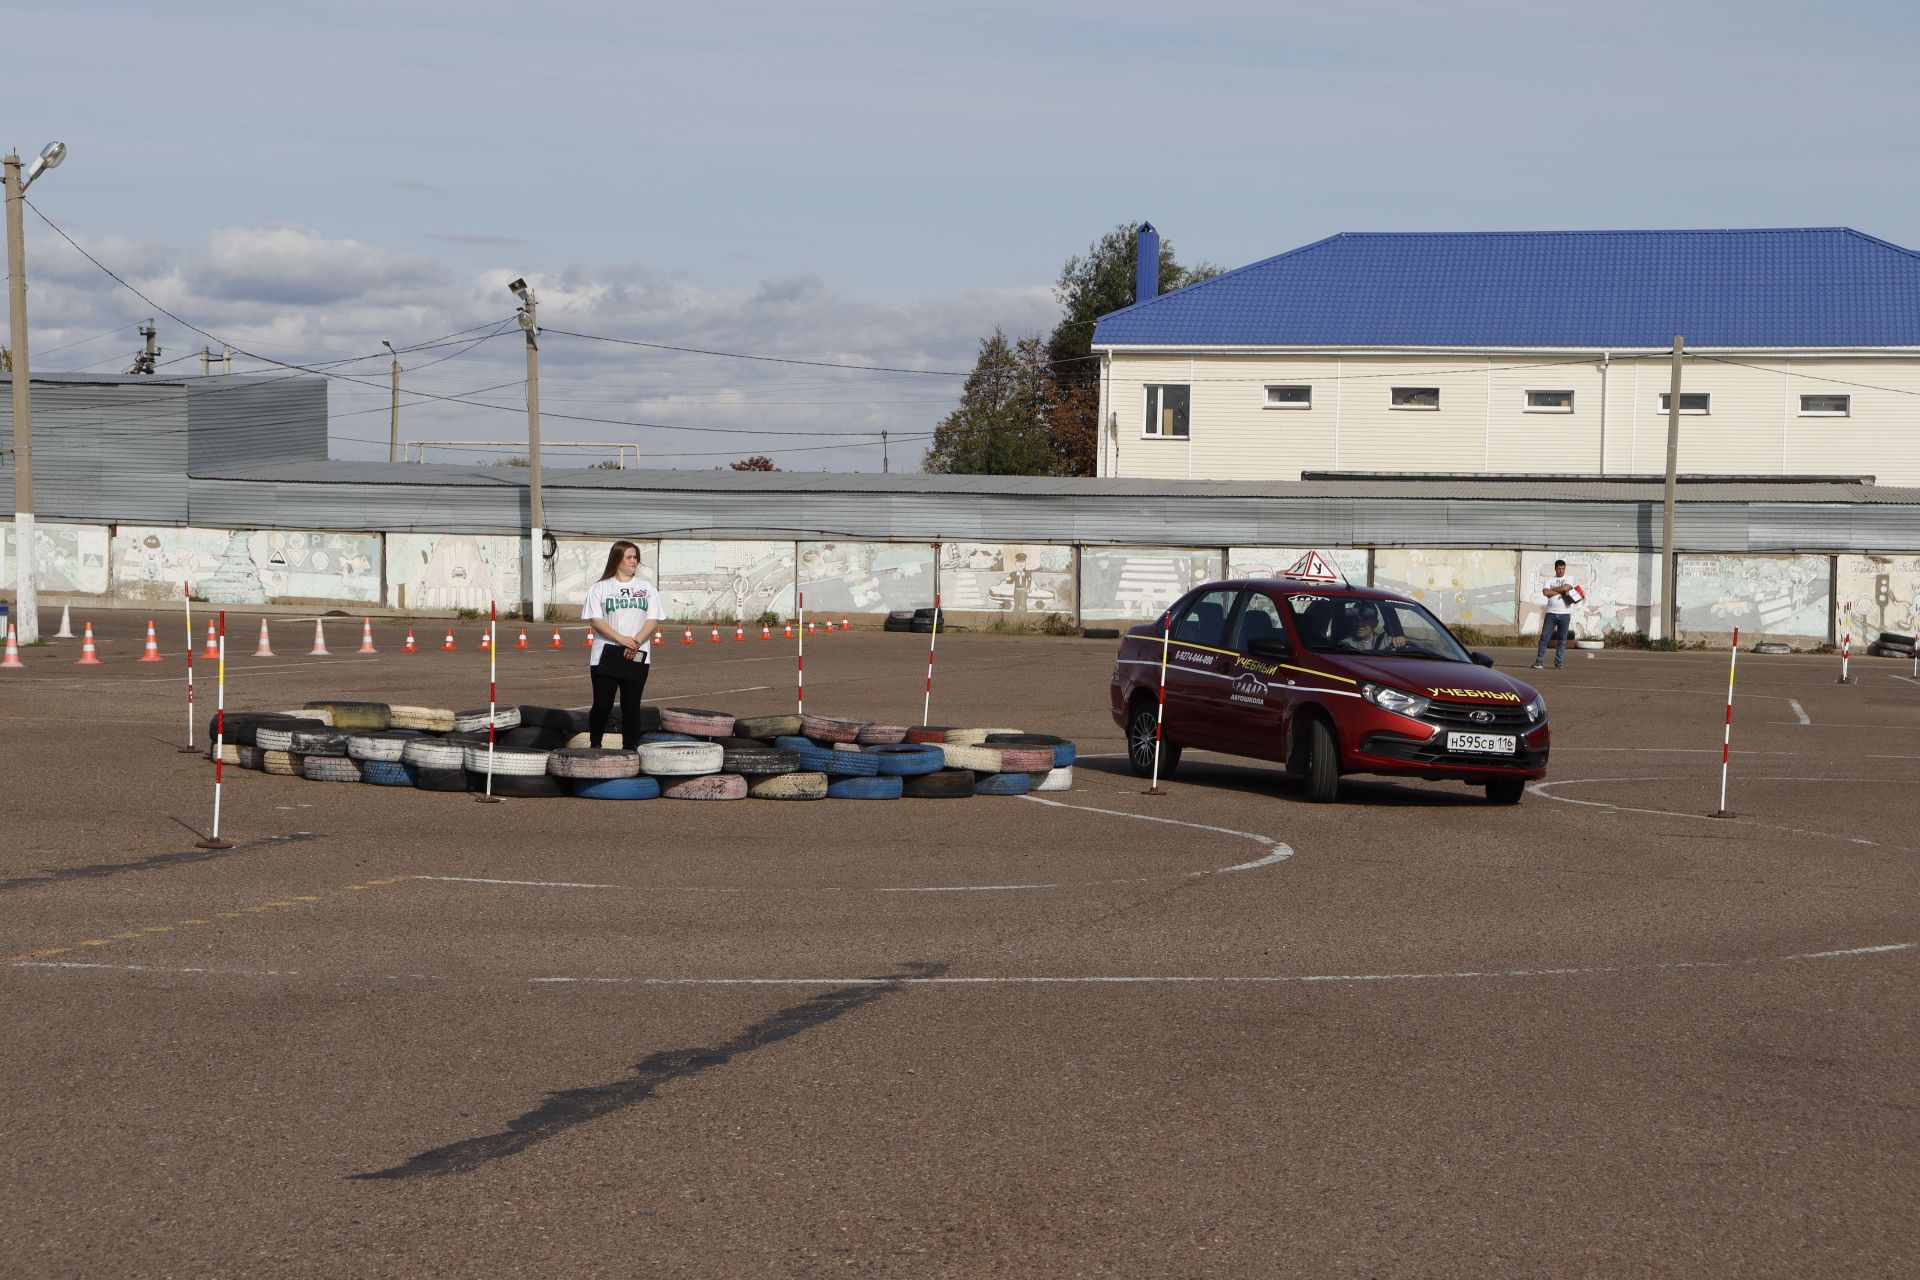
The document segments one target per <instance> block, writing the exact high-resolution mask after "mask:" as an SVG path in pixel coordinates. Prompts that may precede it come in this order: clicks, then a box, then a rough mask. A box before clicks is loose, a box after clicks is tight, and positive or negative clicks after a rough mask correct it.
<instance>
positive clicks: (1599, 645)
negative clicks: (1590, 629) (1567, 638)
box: [1573, 640, 1607, 649]
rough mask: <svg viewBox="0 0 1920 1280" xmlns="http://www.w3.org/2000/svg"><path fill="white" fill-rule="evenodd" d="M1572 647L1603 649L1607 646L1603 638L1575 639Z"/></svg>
mask: <svg viewBox="0 0 1920 1280" xmlns="http://www.w3.org/2000/svg"><path fill="white" fill-rule="evenodd" d="M1573 647H1574V648H1576V649H1604V648H1606V647H1607V642H1606V641H1605V640H1575V641H1574V642H1573Z"/></svg>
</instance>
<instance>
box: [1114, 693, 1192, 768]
mask: <svg viewBox="0 0 1920 1280" xmlns="http://www.w3.org/2000/svg"><path fill="white" fill-rule="evenodd" d="M1158 720H1159V713H1158V710H1157V708H1156V704H1154V703H1151V702H1144V701H1143V702H1141V703H1140V704H1138V705H1136V706H1135V707H1134V709H1133V714H1132V715H1130V716H1128V717H1127V763H1128V764H1129V765H1131V766H1132V767H1133V771H1134V772H1135V773H1136V774H1138V775H1140V776H1141V777H1143V778H1151V777H1152V776H1153V737H1154V726H1155V724H1156V723H1157V722H1158ZM1179 767H1180V748H1179V747H1177V746H1175V745H1174V744H1173V743H1171V742H1168V741H1166V740H1165V739H1162V740H1161V742H1160V776H1161V777H1163V778H1171V777H1172V776H1173V772H1174V770H1175V769H1178V768H1179Z"/></svg>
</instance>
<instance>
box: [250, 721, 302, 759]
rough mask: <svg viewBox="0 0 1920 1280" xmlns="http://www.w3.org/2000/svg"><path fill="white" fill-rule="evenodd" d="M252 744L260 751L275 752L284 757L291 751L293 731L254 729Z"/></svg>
mask: <svg viewBox="0 0 1920 1280" xmlns="http://www.w3.org/2000/svg"><path fill="white" fill-rule="evenodd" d="M253 744H254V745H255V746H256V747H259V748H260V749H261V750H262V751H277V752H280V753H281V754H283V755H284V754H285V753H287V752H289V751H291V750H293V730H291V729H268V728H264V727H262V728H260V729H256V730H255V731H254V734H253Z"/></svg>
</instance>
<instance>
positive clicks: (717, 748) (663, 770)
mask: <svg viewBox="0 0 1920 1280" xmlns="http://www.w3.org/2000/svg"><path fill="white" fill-rule="evenodd" d="M726 756H727V752H726V748H724V747H722V746H721V745H720V744H719V743H717V742H649V743H647V744H646V745H644V746H642V747H641V748H640V772H642V773H646V774H651V775H653V776H654V777H656V778H684V777H692V776H695V775H698V774H703V773H718V772H719V770H720V766H721V764H722V763H723V762H724V761H725V760H726Z"/></svg>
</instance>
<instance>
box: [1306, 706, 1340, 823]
mask: <svg viewBox="0 0 1920 1280" xmlns="http://www.w3.org/2000/svg"><path fill="white" fill-rule="evenodd" d="M1305 772H1306V775H1307V799H1309V800H1311V801H1313V802H1314V803H1315V804H1331V803H1332V802H1333V801H1334V800H1335V799H1336V798H1338V796H1339V795H1340V746H1339V744H1338V743H1336V742H1335V741H1334V740H1333V730H1332V728H1330V727H1329V726H1328V724H1327V722H1326V721H1325V720H1321V719H1319V718H1317V717H1316V718H1315V719H1314V721H1313V723H1312V725H1311V726H1309V728H1308V729H1307V760H1306V770H1305Z"/></svg>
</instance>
